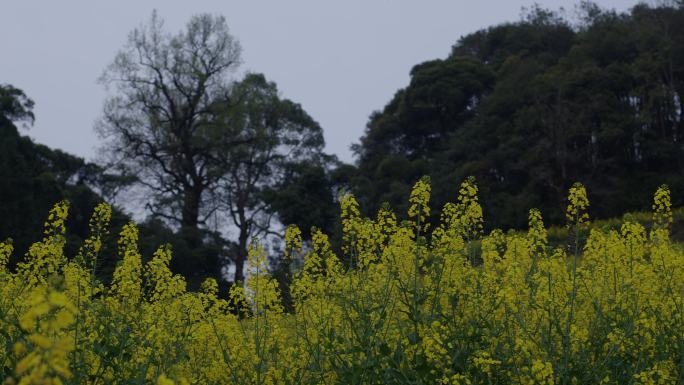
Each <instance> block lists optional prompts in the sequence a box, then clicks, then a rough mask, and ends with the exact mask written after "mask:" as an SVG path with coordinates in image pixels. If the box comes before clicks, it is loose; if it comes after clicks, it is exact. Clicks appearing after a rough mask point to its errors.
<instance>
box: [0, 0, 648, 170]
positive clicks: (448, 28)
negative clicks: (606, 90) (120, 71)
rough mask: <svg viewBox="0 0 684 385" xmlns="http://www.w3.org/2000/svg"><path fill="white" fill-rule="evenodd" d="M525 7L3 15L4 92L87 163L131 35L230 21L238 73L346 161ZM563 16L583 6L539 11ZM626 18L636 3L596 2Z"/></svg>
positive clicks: (45, 7)
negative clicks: (288, 108) (389, 112)
mask: <svg viewBox="0 0 684 385" xmlns="http://www.w3.org/2000/svg"><path fill="white" fill-rule="evenodd" d="M533 2H534V1H533V0H531V1H523V0H498V1H495V0H478V1H472V0H451V1H447V0H423V1H417V0H394V1H390V0H337V1H325V0H287V1H284V0H273V1H265V0H253V1H248V0H244V1H233V0H215V1H212V0H195V1H173V2H171V1H163V0H157V1H151V0H150V1H143V0H116V1H95V0H82V1H70V0H64V1H51V0H44V1H37V0H21V1H19V0H15V1H10V0H2V2H1V3H0V84H3V83H9V84H12V85H14V86H15V87H18V88H21V89H23V90H24V91H25V92H26V94H27V95H28V96H29V97H31V98H32V99H33V100H34V101H35V102H36V107H35V110H34V112H35V114H36V122H35V125H34V126H33V127H31V128H30V129H29V130H28V131H25V132H24V133H26V134H28V135H30V136H31V137H32V138H34V139H35V140H36V141H37V142H39V143H44V144H47V145H49V146H51V147H56V148H60V149H63V150H65V151H68V152H70V153H73V154H77V155H80V156H83V157H86V158H88V159H93V157H94V156H95V155H96V152H97V147H98V145H99V139H98V137H97V135H96V134H95V132H94V131H93V124H94V122H95V120H96V119H97V118H98V117H99V116H100V113H101V110H102V102H103V100H104V98H105V95H106V94H105V90H104V88H103V87H102V86H101V85H100V84H98V83H97V78H98V77H99V76H100V75H101V74H102V71H103V70H104V68H105V66H107V64H109V63H110V62H111V61H112V59H113V58H114V55H115V54H116V52H117V51H118V50H119V49H120V48H122V47H123V45H124V43H125V42H126V37H127V35H128V33H129V32H130V31H131V30H132V29H133V28H135V27H136V26H138V25H140V24H141V23H143V22H147V20H148V19H149V17H150V14H151V12H152V10H153V9H157V10H158V12H159V15H160V16H161V17H162V18H164V19H165V21H166V24H165V25H166V28H167V30H168V31H170V32H174V33H175V32H177V31H178V30H180V29H181V28H183V27H184V25H185V23H186V21H187V20H188V19H189V17H190V16H191V15H193V14H197V13H203V12H210V13H220V14H223V15H224V16H225V17H226V19H227V21H228V24H229V26H230V28H231V31H232V33H233V35H235V36H236V37H237V38H238V39H239V40H240V42H241V44H242V47H243V56H242V58H243V61H244V64H243V65H242V67H241V71H254V72H262V73H264V74H265V75H266V77H267V78H268V79H269V80H272V81H275V82H276V83H277V84H278V87H279V90H280V92H281V94H282V96H283V97H285V98H288V99H291V100H293V101H295V102H298V103H300V104H302V106H303V107H304V109H305V110H306V111H307V112H308V113H309V114H310V115H311V116H313V118H314V119H316V120H317V121H318V122H319V123H320V124H321V126H322V127H323V129H324V132H325V139H326V144H327V146H326V149H327V151H328V152H331V153H335V154H337V155H338V156H339V157H340V158H341V159H342V160H345V161H351V159H352V154H351V152H350V150H349V146H350V145H351V144H352V143H354V142H356V141H358V139H359V137H360V136H361V135H362V133H363V130H364V127H365V125H366V122H367V120H368V116H369V114H370V113H371V112H372V111H374V110H378V109H381V108H382V107H383V106H384V105H385V104H386V103H387V102H388V101H389V100H390V98H391V97H392V95H394V93H395V92H396V90H397V89H399V88H402V87H404V86H406V85H407V84H408V81H409V75H408V74H409V71H410V69H411V67H412V66H413V65H415V64H417V63H420V62H422V61H425V60H430V59H435V58H444V57H445V56H446V55H447V54H448V53H449V50H450V47H451V46H452V45H453V44H454V43H455V42H456V41H457V40H458V38H459V37H461V36H463V35H465V34H468V33H470V32H473V31H476V30H478V29H481V28H484V27H487V26H490V25H493V24H498V23H501V22H505V21H516V20H519V18H520V10H521V7H523V6H529V5H530V4H532V3H533ZM537 3H539V4H540V5H542V6H544V7H548V8H552V9H558V8H559V7H564V8H565V9H566V10H568V11H572V10H573V9H574V6H575V4H576V3H577V1H562V0H538V1H537ZM597 3H598V4H599V5H601V6H602V7H604V8H611V9H616V10H619V11H624V10H627V9H629V8H630V7H631V6H633V5H634V4H635V3H636V1H635V0H599V1H597Z"/></svg>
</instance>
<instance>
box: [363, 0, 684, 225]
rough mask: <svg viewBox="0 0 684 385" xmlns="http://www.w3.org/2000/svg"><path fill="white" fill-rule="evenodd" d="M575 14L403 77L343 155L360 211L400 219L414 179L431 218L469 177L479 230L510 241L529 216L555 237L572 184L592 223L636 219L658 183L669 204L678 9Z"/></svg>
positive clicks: (498, 30) (509, 29)
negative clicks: (482, 217) (666, 189)
mask: <svg viewBox="0 0 684 385" xmlns="http://www.w3.org/2000/svg"><path fill="white" fill-rule="evenodd" d="M580 9H581V14H582V17H581V18H580V21H579V22H575V23H571V22H569V21H568V20H565V19H563V18H561V17H559V16H558V15H557V14H555V13H553V12H550V11H546V10H542V9H539V8H533V9H532V10H531V11H530V12H529V13H528V15H527V16H526V17H525V18H524V19H523V20H521V21H519V22H516V23H508V24H502V25H498V26H494V27H490V28H487V29H483V30H480V31H477V32H475V33H472V34H469V35H467V36H464V37H462V38H461V39H460V40H459V41H458V42H457V43H456V44H455V45H454V46H453V48H452V50H451V53H450V55H449V56H448V57H447V58H446V59H438V60H431V61H427V62H425V63H421V64H419V65H417V66H415V67H414V68H413V70H412V71H411V81H410V84H409V85H408V86H407V87H406V88H404V89H401V90H399V91H398V92H397V93H396V95H395V96H394V97H393V98H392V100H391V101H390V102H389V103H388V104H387V105H386V106H385V108H384V109H383V110H382V111H378V112H376V113H374V114H373V115H372V116H371V119H370V121H369V123H368V127H367V129H366V132H365V134H364V135H363V137H362V138H361V140H360V143H358V144H357V145H356V146H355V152H356V155H357V164H358V174H359V175H358V176H357V177H356V178H354V179H353V181H352V186H353V189H354V192H355V193H356V194H357V196H358V197H359V199H360V200H361V201H362V202H363V206H365V207H367V208H368V209H369V212H372V211H373V210H377V208H378V207H380V205H381V203H382V202H383V201H388V202H390V203H391V205H392V206H393V207H397V208H402V207H403V205H405V204H404V203H402V202H404V201H405V198H406V197H407V196H408V193H409V191H410V187H411V185H412V183H413V181H414V180H416V179H417V178H419V177H420V176H421V175H424V174H428V175H430V176H431V177H432V181H433V187H434V198H435V199H436V201H437V203H438V205H437V206H436V207H441V205H442V204H443V203H444V202H446V201H447V197H448V196H451V195H453V193H454V191H455V190H456V186H455V185H454V184H453V182H452V181H453V180H460V179H463V178H464V177H466V176H468V175H475V176H476V177H477V179H478V182H479V184H480V186H482V194H483V198H484V199H483V201H484V202H485V207H484V209H485V212H486V213H488V218H489V221H488V223H487V226H488V227H489V228H494V227H502V228H509V227H522V226H523V225H524V223H523V221H522V220H521V218H524V215H523V214H524V211H525V210H526V209H527V208H529V207H539V208H541V209H542V210H543V211H544V212H545V213H547V215H548V218H549V220H550V222H552V223H559V221H560V220H561V219H562V218H563V216H562V207H563V199H564V193H565V191H567V188H568V187H569V186H570V184H571V183H572V182H573V181H576V180H579V181H582V182H583V183H584V184H585V185H586V186H587V188H588V190H589V191H590V192H591V197H590V198H591V199H592V201H593V202H596V205H595V207H596V211H595V212H593V215H595V216H598V217H604V218H605V217H612V216H618V215H619V214H620V213H621V212H624V211H630V210H636V209H639V210H641V209H646V207H645V206H644V203H643V202H646V201H647V199H646V198H647V197H648V196H649V194H650V192H651V191H653V190H654V189H655V188H656V187H657V186H658V185H659V184H661V183H669V184H670V185H671V186H673V189H674V190H675V191H682V189H683V188H684V178H682V176H683V175H682V170H684V168H683V167H682V166H684V163H683V162H684V148H682V146H681V144H680V143H681V140H682V135H683V134H684V122H683V120H682V118H683V116H682V97H684V49H683V47H684V8H681V7H675V6H664V5H663V6H658V7H650V6H647V5H637V6H635V7H634V8H633V9H632V10H631V11H630V12H629V13H625V14H618V13H615V12H609V11H604V10H601V9H599V8H597V7H596V6H595V5H593V4H591V3H582V4H581V7H580ZM673 199H674V202H673V203H674V204H676V205H679V204H681V203H682V197H681V196H679V197H677V196H675V197H674V198H673Z"/></svg>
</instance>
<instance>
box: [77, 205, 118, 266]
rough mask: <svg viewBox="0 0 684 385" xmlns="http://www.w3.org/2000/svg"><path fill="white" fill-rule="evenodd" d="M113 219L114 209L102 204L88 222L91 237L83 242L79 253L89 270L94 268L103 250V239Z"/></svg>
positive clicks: (96, 208)
mask: <svg viewBox="0 0 684 385" xmlns="http://www.w3.org/2000/svg"><path fill="white" fill-rule="evenodd" d="M111 218H112V207H111V206H110V205H108V204H106V203H100V204H99V205H97V206H96V207H95V210H93V214H92V216H91V217H90V221H89V222H88V228H89V231H90V235H89V237H88V238H87V239H86V240H85V241H84V242H83V246H81V249H80V251H79V258H80V260H81V261H83V262H85V264H86V266H88V267H89V268H94V267H95V266H96V264H97V258H98V256H99V254H100V250H101V249H102V237H104V236H105V235H107V234H108V232H109V222H110V220H111Z"/></svg>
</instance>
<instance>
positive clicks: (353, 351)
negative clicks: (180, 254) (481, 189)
mask: <svg viewBox="0 0 684 385" xmlns="http://www.w3.org/2000/svg"><path fill="white" fill-rule="evenodd" d="M477 193H478V190H477V187H476V186H475V184H474V183H473V182H472V180H466V181H465V182H464V183H463V184H462V185H461V188H460V193H459V196H458V198H457V200H456V202H455V203H452V204H448V205H446V206H445V207H444V209H443V211H442V214H441V218H440V219H441V220H440V222H439V223H438V224H431V223H430V221H429V220H428V217H429V215H430V208H429V199H430V185H429V181H428V180H427V179H423V180H421V181H419V182H417V183H416V185H415V187H414V189H413V192H412V194H411V197H410V210H409V212H408V218H409V220H408V221H404V222H401V223H398V221H397V219H396V217H395V215H394V214H393V213H392V212H391V211H389V210H386V209H383V210H381V211H380V212H379V213H378V214H377V217H376V218H373V219H371V218H363V217H362V216H361V215H360V214H359V208H358V205H357V203H356V201H355V199H354V198H353V196H351V195H346V196H343V197H342V198H341V210H342V214H341V219H342V223H343V247H342V253H343V256H337V255H335V253H334V252H333V251H332V249H331V247H330V244H329V241H328V238H327V236H326V235H325V234H323V233H321V232H320V231H317V230H315V229H314V230H313V234H312V239H313V241H312V242H311V244H303V242H302V238H301V232H300V231H299V230H298V229H297V228H295V227H289V228H288V229H287V232H286V248H285V258H286V260H293V261H294V260H299V259H303V261H304V265H303V268H301V269H299V271H295V272H292V277H291V285H290V290H289V291H290V296H291V297H292V310H291V311H285V310H284V307H283V305H282V303H283V301H282V300H281V294H280V292H279V290H280V289H279V288H280V286H279V284H278V283H277V282H276V281H275V280H274V279H273V278H272V277H271V276H270V275H269V274H268V270H267V269H266V255H265V253H264V251H263V249H262V248H261V247H260V246H259V245H258V244H257V243H254V245H253V246H252V247H251V251H250V260H249V266H250V273H249V274H248V277H249V278H248V280H247V282H246V283H245V285H244V286H235V287H234V288H233V289H232V290H231V292H230V298H218V297H217V293H218V289H217V284H216V282H215V281H212V280H207V281H205V283H204V284H203V286H202V290H201V292H198V293H195V292H188V291H186V288H185V282H184V280H183V278H182V277H180V276H177V275H173V274H172V273H171V271H170V270H169V261H170V259H171V251H170V249H169V248H168V247H167V246H162V247H160V248H159V249H158V251H157V252H156V253H155V254H154V257H153V258H152V259H151V260H150V262H149V263H146V264H144V265H143V264H142V262H141V256H140V254H139V252H138V248H137V237H138V234H137V230H136V228H135V226H133V225H127V226H125V227H124V228H123V230H122V231H121V233H120V238H119V241H118V244H119V253H120V259H121V262H120V263H119V265H118V267H117V268H116V271H115V273H114V276H113V280H112V283H111V285H108V286H104V285H103V284H102V283H101V282H99V281H98V280H97V279H96V277H95V275H94V273H93V271H95V269H96V267H97V261H98V255H99V254H100V251H101V249H102V239H103V236H104V235H105V234H106V232H107V227H108V222H109V219H110V216H111V209H110V208H109V207H108V206H107V205H104V204H103V205H100V206H98V207H97V208H96V210H95V212H94V214H93V217H92V220H91V236H90V238H89V239H88V240H87V241H86V242H85V244H84V245H83V247H82V248H81V251H80V252H79V253H78V255H76V256H69V257H67V256H65V255H64V252H63V249H64V244H65V225H64V223H65V219H66V217H67V213H68V204H66V203H64V202H63V203H59V204H57V205H56V206H55V207H54V209H53V210H52V211H51V212H50V214H49V217H48V221H47V223H46V226H45V233H44V238H43V240H42V241H41V242H38V243H36V244H34V245H33V246H32V247H31V248H30V250H29V251H28V253H27V254H26V258H25V259H24V261H23V262H21V263H20V264H19V265H18V266H17V267H16V269H12V270H11V271H10V269H8V267H7V262H8V260H9V257H10V255H11V253H12V252H13V250H12V246H11V244H10V243H3V244H0V294H1V295H0V349H1V350H0V361H1V363H2V371H3V372H2V377H3V380H2V381H4V382H3V384H21V385H26V384H53V385H59V384H93V385H94V384H159V385H170V384H548V385H550V384H671V383H684V320H683V318H682V317H683V315H684V312H683V311H682V306H684V251H683V250H682V248H681V247H680V245H679V244H676V243H674V242H671V241H670V239H669V234H668V233H669V227H670V226H671V222H672V214H671V207H670V192H669V190H668V189H667V188H666V187H664V186H663V187H661V188H660V189H659V190H658V191H657V192H656V193H655V197H654V203H653V226H652V227H651V228H649V229H648V230H647V229H645V228H644V227H643V226H642V225H640V224H639V223H636V222H631V221H629V220H626V221H625V222H624V223H623V224H622V227H621V229H620V230H619V231H616V230H606V231H602V230H598V229H595V228H592V229H591V230H590V232H589V235H588V237H587V239H584V240H582V241H581V242H580V238H579V234H580V230H582V228H583V227H584V228H585V229H586V228H588V226H589V218H588V216H587V209H588V205H589V202H588V200H587V194H586V191H585V189H584V187H582V186H581V185H579V184H576V185H575V186H573V187H572V188H571V189H570V194H569V198H568V208H567V217H568V227H569V233H570V234H576V236H575V237H574V239H573V240H571V242H570V246H569V247H564V248H556V249H552V248H550V247H549V246H548V241H547V230H546V229H545V226H544V224H543V222H542V217H541V214H540V212H539V211H537V210H531V211H530V213H529V230H528V231H527V232H526V233H514V232H511V233H503V232H501V231H493V232H491V233H490V234H489V235H486V236H484V235H483V234H482V232H483V231H482V229H483V217H482V209H481V207H480V205H479V203H478V197H477Z"/></svg>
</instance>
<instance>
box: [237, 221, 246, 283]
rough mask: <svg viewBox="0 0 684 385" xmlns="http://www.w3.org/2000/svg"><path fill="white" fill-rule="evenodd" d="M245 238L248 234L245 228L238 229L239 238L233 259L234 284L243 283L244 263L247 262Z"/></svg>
mask: <svg viewBox="0 0 684 385" xmlns="http://www.w3.org/2000/svg"><path fill="white" fill-rule="evenodd" d="M247 237H249V233H248V231H247V229H246V228H244V227H242V228H240V236H239V238H238V251H237V255H236V257H235V282H244V281H245V273H244V269H245V261H246V260H247V254H248V251H247Z"/></svg>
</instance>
